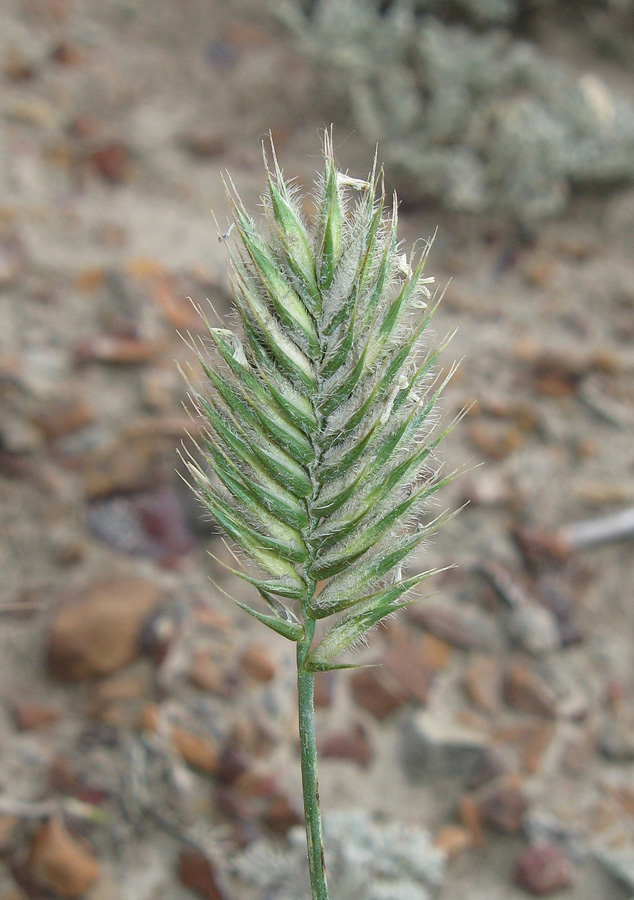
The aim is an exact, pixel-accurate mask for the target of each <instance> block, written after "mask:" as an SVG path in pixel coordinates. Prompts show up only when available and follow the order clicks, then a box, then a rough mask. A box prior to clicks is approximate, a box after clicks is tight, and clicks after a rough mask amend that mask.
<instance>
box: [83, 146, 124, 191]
mask: <svg viewBox="0 0 634 900" xmlns="http://www.w3.org/2000/svg"><path fill="white" fill-rule="evenodd" d="M88 162H89V164H90V165H91V166H92V167H93V168H94V169H95V171H96V172H97V173H98V174H99V175H101V177H102V178H103V180H104V181H108V182H110V184H122V183H123V182H124V181H125V180H126V179H127V177H128V174H129V169H130V151H129V149H128V146H127V144H124V143H123V141H111V142H110V143H107V144H102V145H101V146H100V147H97V148H95V149H94V150H93V151H92V152H91V153H90V154H89V156H88Z"/></svg>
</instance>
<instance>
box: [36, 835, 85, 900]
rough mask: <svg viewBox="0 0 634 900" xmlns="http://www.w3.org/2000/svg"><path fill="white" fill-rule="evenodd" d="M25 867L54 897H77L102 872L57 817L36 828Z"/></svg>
mask: <svg viewBox="0 0 634 900" xmlns="http://www.w3.org/2000/svg"><path fill="white" fill-rule="evenodd" d="M27 868H28V872H29V874H30V875H31V877H32V878H33V880H34V881H35V882H36V883H37V884H38V885H40V886H41V887H43V888H46V889H47V890H49V891H52V892H53V894H54V895H55V896H57V897H78V896H79V895H80V894H83V893H84V892H85V891H87V890H88V888H89V887H90V886H91V885H93V884H94V883H95V881H97V879H98V878H99V875H100V871H101V870H100V866H99V863H98V862H97V860H96V859H95V858H94V857H93V856H92V854H91V853H89V852H88V850H86V848H85V846H84V845H83V844H82V843H79V841H77V840H76V839H75V838H74V837H72V835H70V834H69V833H68V831H67V830H66V828H65V827H64V824H63V823H62V821H61V820H60V819H58V818H52V819H49V820H48V821H47V822H45V823H44V824H43V825H41V826H40V828H39V829H38V830H37V831H36V833H35V836H34V838H33V842H32V845H31V852H30V855H29V859H28V864H27Z"/></svg>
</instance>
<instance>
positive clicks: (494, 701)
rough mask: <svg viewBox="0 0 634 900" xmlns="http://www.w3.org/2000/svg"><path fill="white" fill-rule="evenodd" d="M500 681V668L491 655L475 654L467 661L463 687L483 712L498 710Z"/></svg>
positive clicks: (499, 708)
mask: <svg viewBox="0 0 634 900" xmlns="http://www.w3.org/2000/svg"><path fill="white" fill-rule="evenodd" d="M502 681H503V679H502V669H501V667H500V665H499V663H498V661H497V660H496V659H494V658H493V657H492V656H476V657H475V658H474V659H473V660H472V661H471V662H470V663H469V667H468V669H467V672H466V676H465V687H466V689H467V693H468V695H469V697H470V698H471V700H472V701H473V702H474V703H475V704H476V706H478V707H479V708H480V709H482V710H484V712H488V713H492V714H495V713H498V712H500V710H501V708H502Z"/></svg>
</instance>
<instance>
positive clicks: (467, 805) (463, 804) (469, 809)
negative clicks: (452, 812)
mask: <svg viewBox="0 0 634 900" xmlns="http://www.w3.org/2000/svg"><path fill="white" fill-rule="evenodd" d="M458 815H459V817H460V821H461V822H462V824H463V825H464V827H465V828H466V829H467V832H468V834H469V836H470V838H471V843H472V845H473V846H474V847H476V848H478V849H479V848H481V847H484V831H483V828H482V814H481V811H480V808H479V807H478V804H477V803H476V802H475V800H474V799H473V797H469V795H468V794H465V795H464V796H463V797H461V798H460V803H459V805H458Z"/></svg>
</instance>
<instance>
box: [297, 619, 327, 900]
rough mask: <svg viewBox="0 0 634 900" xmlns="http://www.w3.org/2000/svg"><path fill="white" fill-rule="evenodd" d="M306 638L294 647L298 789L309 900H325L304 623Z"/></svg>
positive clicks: (308, 631) (312, 625) (312, 690)
mask: <svg viewBox="0 0 634 900" xmlns="http://www.w3.org/2000/svg"><path fill="white" fill-rule="evenodd" d="M305 627H306V637H305V638H304V640H302V641H299V642H298V644H297V694H298V704H299V742H300V754H301V767H302V790H303V793H304V815H305V818H306V841H307V844H308V868H309V871H310V884H311V888H312V900H329V897H328V885H327V882H326V866H325V862H324V841H323V834H322V826H321V809H320V806H319V786H318V783H317V744H316V741H315V676H314V673H313V672H309V671H308V670H307V669H306V668H305V666H304V663H305V660H306V657H307V655H308V651H309V649H310V644H311V641H312V638H313V632H314V629H315V623H314V622H313V621H312V620H311V619H307V620H306V624H305Z"/></svg>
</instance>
